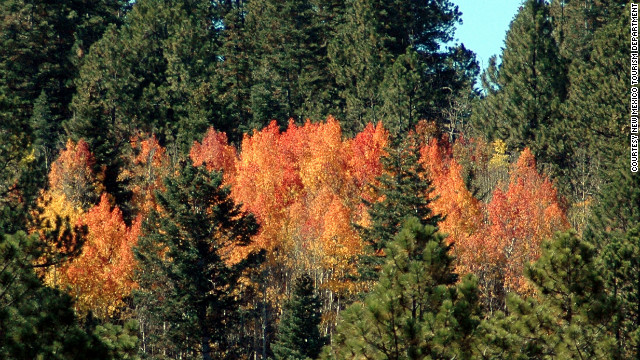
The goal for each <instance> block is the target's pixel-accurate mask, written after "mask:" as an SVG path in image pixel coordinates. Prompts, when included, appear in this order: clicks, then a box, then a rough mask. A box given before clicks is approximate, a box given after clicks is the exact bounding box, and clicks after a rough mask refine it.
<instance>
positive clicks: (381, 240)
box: [360, 141, 442, 280]
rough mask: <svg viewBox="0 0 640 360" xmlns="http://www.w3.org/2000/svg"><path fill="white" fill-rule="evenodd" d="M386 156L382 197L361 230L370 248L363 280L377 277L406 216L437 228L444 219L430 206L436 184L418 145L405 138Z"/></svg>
mask: <svg viewBox="0 0 640 360" xmlns="http://www.w3.org/2000/svg"><path fill="white" fill-rule="evenodd" d="M387 152H388V155H387V156H385V157H383V158H382V164H383V166H384V173H383V174H382V176H380V177H379V178H378V183H379V184H378V185H377V186H376V189H375V190H376V192H377V194H378V196H379V197H380V198H382V200H380V201H377V202H374V203H367V202H366V201H365V203H367V205H368V207H369V216H370V218H371V226H370V227H368V228H362V229H361V233H362V237H363V239H364V241H365V244H366V247H367V250H366V255H363V257H362V259H361V262H360V263H361V265H360V273H361V276H362V277H363V280H375V279H377V278H378V274H377V271H378V270H379V268H380V265H381V264H382V263H383V262H384V258H383V256H384V251H383V249H384V248H385V247H386V246H387V244H388V243H389V242H390V241H391V240H393V239H394V237H395V236H396V235H397V234H398V232H399V231H400V229H401V228H402V224H403V223H404V221H405V218H406V217H415V218H417V219H418V220H419V221H420V222H421V223H422V224H423V225H430V226H433V227H437V226H438V223H439V222H440V221H441V220H442V217H441V216H440V215H439V214H434V213H433V212H432V211H431V208H430V207H429V204H430V203H431V199H432V194H431V192H432V190H433V188H432V186H431V180H430V179H429V175H428V174H427V170H426V169H425V168H424V166H423V165H422V164H421V163H420V162H419V158H418V155H419V154H418V147H417V146H415V145H412V144H410V142H409V141H405V142H404V143H402V144H400V145H396V147H391V148H388V149H387Z"/></svg>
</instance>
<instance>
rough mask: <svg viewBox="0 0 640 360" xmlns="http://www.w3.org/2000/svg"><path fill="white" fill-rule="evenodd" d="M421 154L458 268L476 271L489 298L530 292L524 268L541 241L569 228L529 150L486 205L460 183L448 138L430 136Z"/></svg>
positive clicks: (533, 255)
mask: <svg viewBox="0 0 640 360" xmlns="http://www.w3.org/2000/svg"><path fill="white" fill-rule="evenodd" d="M421 155H422V161H423V162H424V164H425V165H426V166H427V168H428V169H429V171H430V175H431V177H432V179H433V184H434V187H435V191H434V195H435V199H434V201H433V207H434V210H435V211H436V212H440V213H442V214H444V215H446V218H445V220H444V221H443V222H441V224H440V229H441V230H442V231H443V232H444V233H447V234H448V235H449V237H448V241H449V242H450V243H452V244H453V246H454V247H453V252H454V254H455V256H456V257H457V271H458V272H459V273H462V274H464V273H470V272H471V273H474V274H476V275H477V276H478V278H479V280H480V286H481V290H482V291H483V293H484V296H485V300H487V301H489V302H491V301H493V300H492V299H495V298H497V297H502V296H504V294H505V293H506V292H509V291H516V292H519V293H527V292H529V291H531V290H532V288H531V286H530V285H529V284H528V283H527V282H526V280H525V277H524V275H523V271H524V267H525V266H526V264H528V263H530V262H532V261H535V260H537V259H538V257H539V256H540V244H541V243H542V241H543V240H545V239H549V238H551V236H552V235H553V233H554V232H556V231H559V230H564V229H566V228H567V227H568V223H567V220H566V217H565V213H564V211H563V209H562V208H561V206H560V203H559V200H558V195H557V193H556V190H555V189H554V187H553V185H552V183H551V181H550V180H549V179H548V178H546V177H545V176H543V175H541V174H540V173H539V172H538V171H537V170H536V165H535V159H534V157H533V154H532V153H531V151H530V150H529V149H525V150H524V151H522V153H521V154H520V157H519V159H518V161H517V162H516V163H515V164H513V165H512V168H511V170H510V177H509V180H508V182H499V183H498V185H497V186H496V188H495V189H494V190H493V195H492V197H491V201H490V202H489V203H488V204H483V203H481V202H479V201H478V200H476V199H475V198H474V197H473V195H472V194H471V193H470V191H469V190H468V189H467V187H466V186H465V183H464V181H463V178H462V176H461V171H462V168H461V166H460V165H459V164H458V163H457V161H456V159H455V157H454V156H453V150H452V147H451V145H450V144H449V142H448V141H446V140H436V139H434V140H432V141H431V142H430V143H429V145H427V146H425V147H424V148H423V149H422V151H421Z"/></svg>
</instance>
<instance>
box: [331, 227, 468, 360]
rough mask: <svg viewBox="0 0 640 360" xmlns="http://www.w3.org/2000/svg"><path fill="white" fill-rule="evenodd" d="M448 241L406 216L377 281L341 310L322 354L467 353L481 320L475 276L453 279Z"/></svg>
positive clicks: (412, 355)
mask: <svg viewBox="0 0 640 360" xmlns="http://www.w3.org/2000/svg"><path fill="white" fill-rule="evenodd" d="M449 250H450V246H447V245H445V244H444V236H442V235H440V234H438V233H437V231H436V228H435V227H433V226H431V225H423V224H422V223H421V221H420V220H419V219H418V218H416V217H410V218H408V219H407V221H406V222H405V224H404V227H403V229H402V231H401V232H400V233H399V234H398V235H397V236H396V237H395V239H394V240H393V241H392V242H390V243H388V246H387V248H386V249H385V251H386V253H387V261H386V263H385V265H384V267H383V270H382V273H381V276H380V281H379V282H378V283H377V284H376V286H375V288H374V289H373V291H371V292H370V293H369V294H368V295H367V296H366V298H365V299H364V301H363V302H357V303H354V304H352V305H351V306H349V307H348V308H347V309H345V310H344V311H343V312H342V313H341V316H342V321H341V322H340V323H339V325H338V327H337V329H336V332H335V334H334V337H333V341H332V345H331V347H328V348H327V349H326V350H325V351H324V353H323V358H325V359H331V358H334V359H346V358H356V359H359V358H367V359H427V358H432V359H451V358H471V357H472V356H473V354H474V351H475V342H476V340H475V335H474V333H475V330H476V328H477V326H478V324H479V317H478V315H479V307H478V303H477V301H478V293H477V286H476V283H475V280H474V279H473V278H472V277H465V278H464V279H463V280H462V281H461V282H460V283H458V284H456V281H457V275H456V274H454V273H453V266H452V264H453V258H452V257H451V256H450V255H449Z"/></svg>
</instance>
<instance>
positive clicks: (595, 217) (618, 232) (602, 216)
mask: <svg viewBox="0 0 640 360" xmlns="http://www.w3.org/2000/svg"><path fill="white" fill-rule="evenodd" d="M628 166H629V164H628V161H627V159H624V158H623V157H622V156H620V158H619V159H618V161H617V164H616V167H617V169H618V170H617V171H616V172H614V173H611V175H610V179H609V182H608V184H607V185H605V186H604V188H603V189H602V191H601V193H600V194H599V195H598V197H597V199H596V200H597V202H596V204H595V205H594V206H593V207H592V209H591V217H590V218H589V223H588V225H587V228H586V229H585V232H584V237H585V240H587V241H589V242H590V243H591V244H592V245H593V246H595V247H596V248H597V249H598V250H602V249H603V248H604V247H605V246H607V244H608V242H609V241H610V239H612V238H618V239H621V238H623V237H624V236H625V234H626V233H627V232H628V231H629V230H631V229H632V228H633V227H635V226H636V225H637V224H640V176H638V174H633V173H631V172H630V171H629V168H628Z"/></svg>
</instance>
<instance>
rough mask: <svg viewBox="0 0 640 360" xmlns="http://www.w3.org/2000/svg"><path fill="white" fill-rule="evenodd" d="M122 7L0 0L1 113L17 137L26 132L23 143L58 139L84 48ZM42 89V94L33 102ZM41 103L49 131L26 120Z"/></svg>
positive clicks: (111, 1) (114, 1)
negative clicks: (45, 109) (46, 117)
mask: <svg viewBox="0 0 640 360" xmlns="http://www.w3.org/2000/svg"><path fill="white" fill-rule="evenodd" d="M122 8H123V2H122V1H119V0H100V1H92V2H90V3H86V2H82V1H71V0H69V1H56V2H38V3H34V2H30V1H23V0H4V1H2V2H1V3H0V17H1V18H2V19H3V21H2V23H1V24H0V34H1V38H2V46H1V50H0V74H2V76H0V79H1V80H0V94H2V96H1V98H2V101H0V114H1V115H0V116H2V118H3V119H4V120H3V122H6V123H7V124H8V125H9V126H11V127H12V128H13V130H12V131H11V132H12V133H16V134H20V135H19V136H18V139H23V136H24V137H25V138H24V139H23V140H24V141H25V142H26V143H27V144H35V143H40V144H42V143H46V144H52V143H55V142H56V140H57V139H58V136H59V135H61V132H62V127H61V120H62V119H64V118H67V117H69V116H70V112H69V104H70V102H71V97H72V95H73V92H74V91H75V86H74V83H73V79H74V78H75V76H76V75H77V71H78V67H79V64H81V63H82V62H83V60H84V59H83V57H84V52H85V51H87V50H88V49H89V47H90V46H91V45H92V44H93V43H94V42H95V41H96V40H98V38H99V37H100V36H101V35H102V33H103V32H104V30H105V28H106V26H107V25H108V24H110V23H116V22H117V21H118V19H117V16H118V15H119V12H120V11H121V10H122ZM42 94H46V95H45V99H46V100H45V99H40V100H39V101H38V102H36V100H37V99H38V98H40V97H41V95H42ZM36 105H37V106H36ZM44 106H46V107H47V108H48V112H49V119H48V120H49V123H48V124H47V126H48V127H49V129H48V130H49V131H46V132H42V131H36V132H33V131H32V130H33V129H32V126H31V125H32V124H30V121H29V120H30V119H31V118H32V117H33V116H34V115H36V117H37V115H38V112H41V111H42V107H44ZM38 107H40V109H37V108H38ZM41 114H42V113H41ZM39 150H41V149H39ZM53 150H57V149H53Z"/></svg>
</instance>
